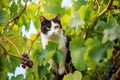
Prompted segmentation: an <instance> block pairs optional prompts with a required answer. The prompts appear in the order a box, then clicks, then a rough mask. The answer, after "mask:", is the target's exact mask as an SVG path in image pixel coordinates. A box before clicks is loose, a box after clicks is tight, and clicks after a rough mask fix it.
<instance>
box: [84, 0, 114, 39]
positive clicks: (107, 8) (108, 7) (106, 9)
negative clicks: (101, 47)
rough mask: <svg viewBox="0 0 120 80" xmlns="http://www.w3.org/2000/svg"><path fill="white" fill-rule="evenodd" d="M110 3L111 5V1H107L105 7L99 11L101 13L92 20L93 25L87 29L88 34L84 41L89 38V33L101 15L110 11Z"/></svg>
mask: <svg viewBox="0 0 120 80" xmlns="http://www.w3.org/2000/svg"><path fill="white" fill-rule="evenodd" d="M112 3H113V0H109V2H108V4H107V6H106V7H105V8H104V10H103V11H101V12H100V13H99V14H98V15H97V17H96V19H95V20H94V22H93V24H92V25H90V26H89V28H88V29H89V32H88V33H87V34H86V37H85V40H86V39H87V38H88V37H89V34H90V32H92V31H93V29H94V27H95V26H96V24H97V22H98V19H99V18H100V17H101V16H102V15H103V14H105V13H106V12H108V11H109V10H110V8H111V6H112Z"/></svg>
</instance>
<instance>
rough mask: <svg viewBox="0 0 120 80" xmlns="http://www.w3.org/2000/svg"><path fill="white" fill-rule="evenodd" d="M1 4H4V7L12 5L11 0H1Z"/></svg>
mask: <svg viewBox="0 0 120 80" xmlns="http://www.w3.org/2000/svg"><path fill="white" fill-rule="evenodd" d="M0 4H2V5H3V7H9V6H10V0H4V1H3V0H1V1H0Z"/></svg>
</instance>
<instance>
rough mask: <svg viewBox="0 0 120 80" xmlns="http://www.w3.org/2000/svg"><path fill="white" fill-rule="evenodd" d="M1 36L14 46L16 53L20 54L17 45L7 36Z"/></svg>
mask: <svg viewBox="0 0 120 80" xmlns="http://www.w3.org/2000/svg"><path fill="white" fill-rule="evenodd" d="M3 38H5V39H6V42H9V43H10V44H11V45H12V46H14V47H15V49H16V51H17V52H18V54H19V55H20V50H19V49H18V47H17V46H16V45H15V44H14V43H13V42H12V41H11V40H10V39H8V38H7V37H5V36H3Z"/></svg>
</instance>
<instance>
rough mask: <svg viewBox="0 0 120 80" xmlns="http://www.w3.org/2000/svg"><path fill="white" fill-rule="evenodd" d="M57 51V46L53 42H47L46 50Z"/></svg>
mask: <svg viewBox="0 0 120 80" xmlns="http://www.w3.org/2000/svg"><path fill="white" fill-rule="evenodd" d="M57 49H58V44H57V43H55V42H51V41H49V42H48V45H47V46H46V50H48V51H52V50H57Z"/></svg>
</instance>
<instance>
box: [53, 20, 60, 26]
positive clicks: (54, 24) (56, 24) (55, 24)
mask: <svg viewBox="0 0 120 80" xmlns="http://www.w3.org/2000/svg"><path fill="white" fill-rule="evenodd" d="M51 26H52V27H54V26H60V25H59V24H58V23H55V22H53V21H51Z"/></svg>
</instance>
